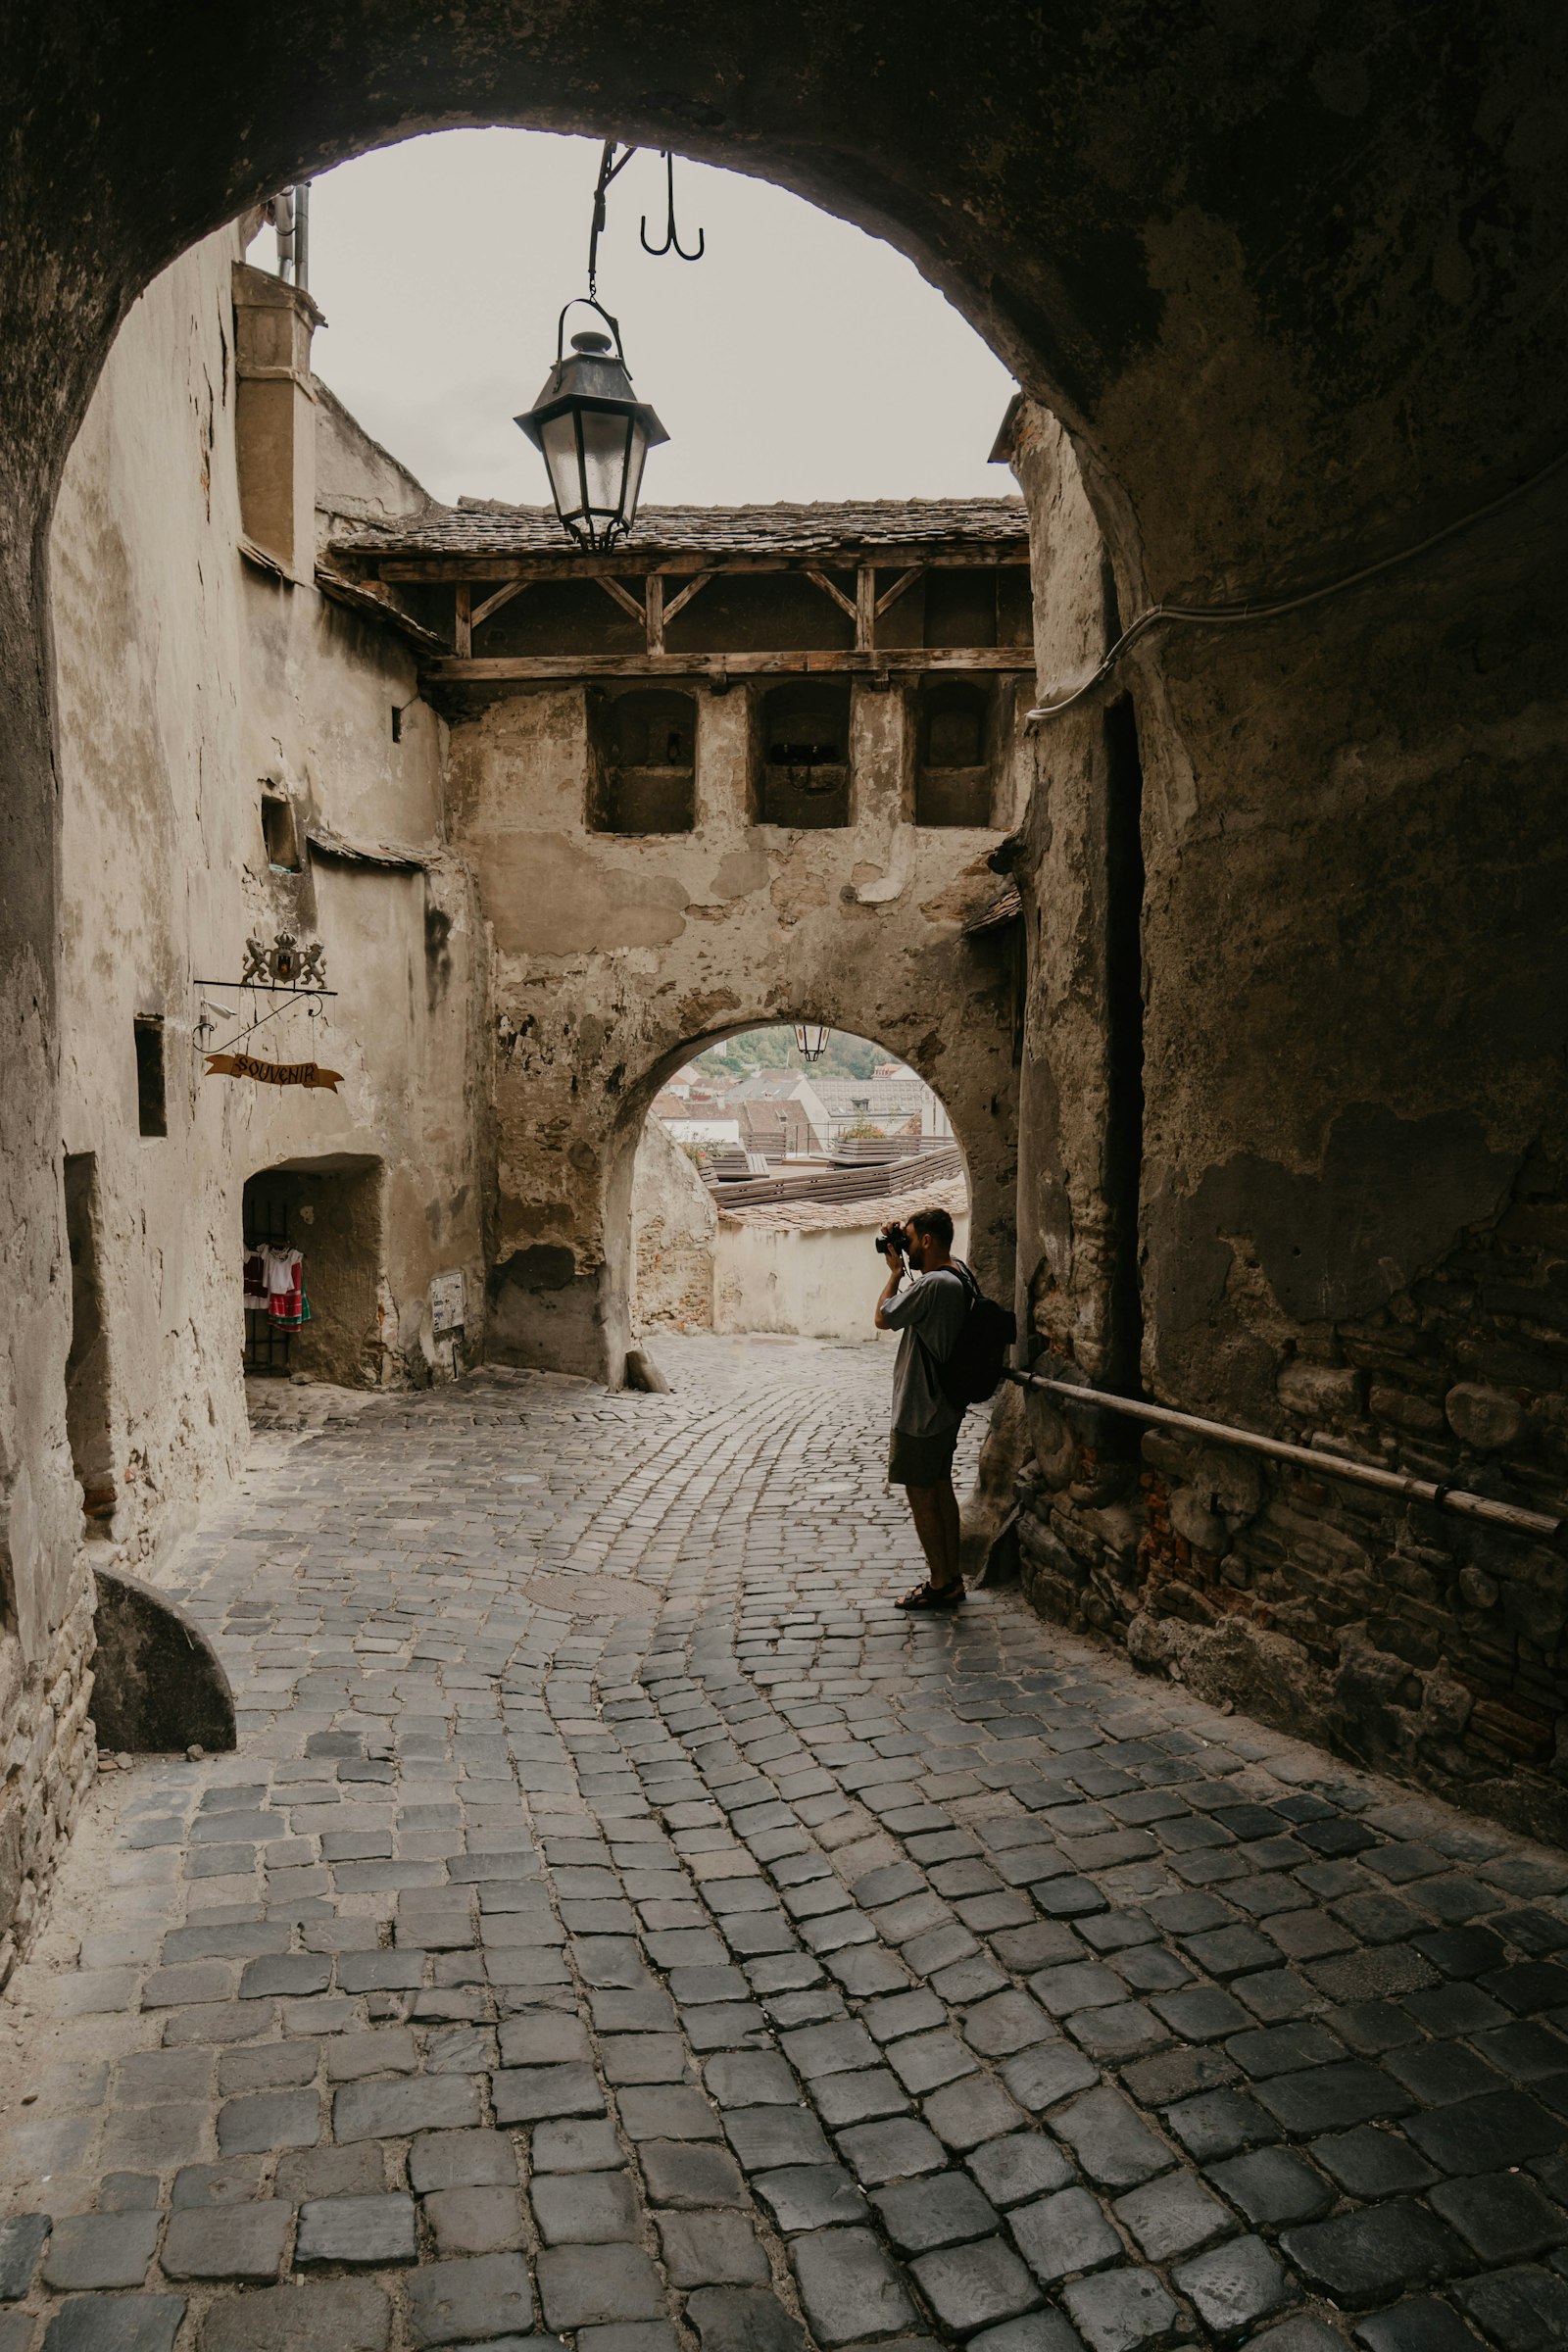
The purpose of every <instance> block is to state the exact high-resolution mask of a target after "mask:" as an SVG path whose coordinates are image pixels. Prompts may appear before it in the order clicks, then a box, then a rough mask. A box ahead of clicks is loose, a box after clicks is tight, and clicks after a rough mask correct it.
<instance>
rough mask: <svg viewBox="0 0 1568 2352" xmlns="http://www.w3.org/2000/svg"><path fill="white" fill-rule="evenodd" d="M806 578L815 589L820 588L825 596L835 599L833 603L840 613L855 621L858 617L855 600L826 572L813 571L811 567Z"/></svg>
mask: <svg viewBox="0 0 1568 2352" xmlns="http://www.w3.org/2000/svg"><path fill="white" fill-rule="evenodd" d="M806 576H807V578H808V579H809V581H810V583H811V585H812V587H813V588H820V589H821V591H822V594H823V595H824V596H830V597H831V598H832V599H833V602H834V603H835V604H836V605H837V607H838V609H839V611H840V612H841V613H848V614H849V616H850V618H851V619H852V620H854V618H855V617H856V606H855V599H854V598H853V597H849V596H846V595H845V593H844V591H843V589H842V588H841V587H839V585H838V584H837V582H836V581H834V580H830V579H829V578H828V576H827V573H826V572H825V571H812V570H811V569H810V568H809V567H808V570H807V574H806Z"/></svg>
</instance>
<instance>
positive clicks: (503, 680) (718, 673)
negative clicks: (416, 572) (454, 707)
mask: <svg viewBox="0 0 1568 2352" xmlns="http://www.w3.org/2000/svg"><path fill="white" fill-rule="evenodd" d="M1034 667H1035V663H1034V654H1033V651H1032V650H1031V649H1030V648H1029V647H1027V646H1021V645H1019V646H1006V645H1004V646H996V645H966V646H954V647H950V648H948V649H947V650H945V651H941V652H936V651H932V650H930V649H928V648H926V647H923V646H882V647H880V648H878V649H876V650H874V651H872V652H870V653H861V652H858V651H856V652H853V653H852V652H851V651H850V650H849V648H848V647H844V648H841V649H839V650H838V651H836V652H827V653H789V654H717V653H711V654H514V655H507V656H478V657H476V658H475V659H474V660H472V661H468V662H458V661H451V660H439V661H433V662H427V663H426V664H425V665H424V667H423V668H422V670H421V672H420V675H421V677H422V678H423V679H425V680H426V681H427V682H429V683H430V684H434V685H443V686H502V685H526V684H529V683H536V684H543V683H549V682H552V681H554V682H557V683H567V682H570V681H571V680H572V679H579V678H602V677H644V678H646V677H664V678H705V677H711V678H718V677H731V678H740V677H788V676H800V675H803V674H804V675H808V676H831V675H835V674H844V673H846V672H847V673H849V674H850V675H852V676H858V677H878V678H881V677H886V676H887V675H889V674H890V673H893V674H898V675H900V676H914V675H918V674H920V673H923V672H925V671H927V670H951V671H956V672H958V673H959V674H960V675H962V674H964V673H968V674H970V675H973V674H974V673H975V672H977V671H978V672H980V673H982V674H984V673H985V672H987V671H995V672H999V673H1003V674H1008V675H1012V676H1016V677H1032V676H1033V675H1034Z"/></svg>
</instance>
